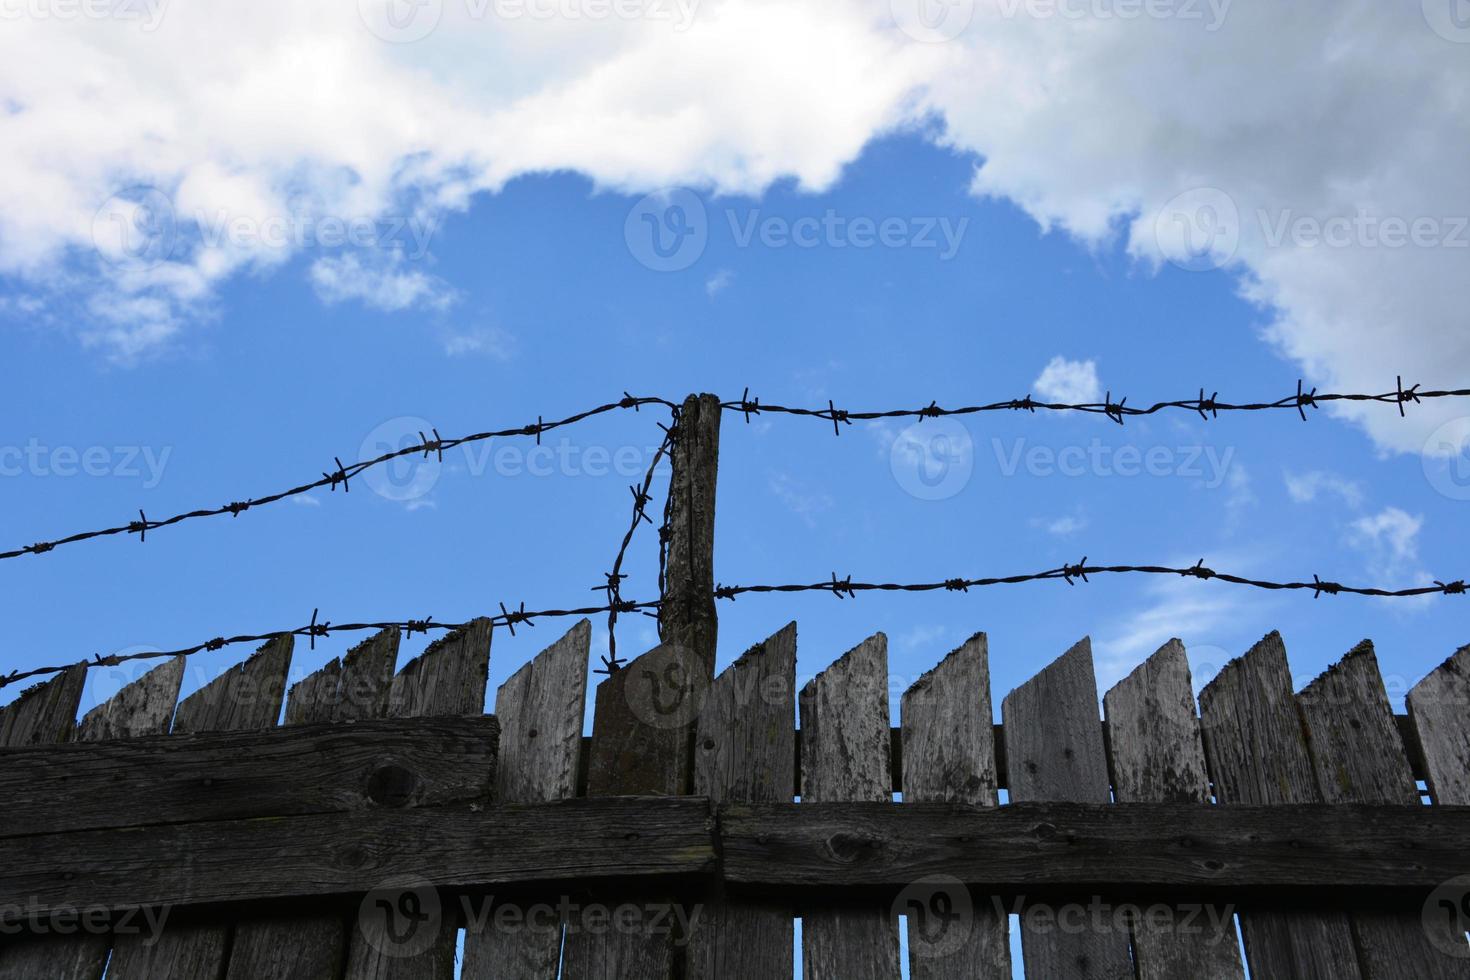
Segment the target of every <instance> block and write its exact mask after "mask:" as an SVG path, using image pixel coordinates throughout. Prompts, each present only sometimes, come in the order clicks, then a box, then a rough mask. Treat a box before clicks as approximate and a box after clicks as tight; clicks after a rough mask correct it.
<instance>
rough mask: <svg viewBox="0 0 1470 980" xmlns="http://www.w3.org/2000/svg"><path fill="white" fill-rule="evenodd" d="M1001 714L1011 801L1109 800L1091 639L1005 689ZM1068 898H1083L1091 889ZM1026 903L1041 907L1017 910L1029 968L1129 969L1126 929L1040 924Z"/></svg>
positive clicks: (1050, 972) (1126, 972)
mask: <svg viewBox="0 0 1470 980" xmlns="http://www.w3.org/2000/svg"><path fill="white" fill-rule="evenodd" d="M1001 714H1002V716H1003V718H1004V723H1005V738H1006V759H1007V761H1008V763H1009V765H1010V775H1011V780H1010V781H1011V787H1010V798H1011V800H1012V801H1018V802H1038V801H1039V802H1051V801H1075V802H1080V803H1107V802H1108V801H1109V799H1110V798H1111V794H1110V792H1109V787H1108V760H1107V755H1106V754H1105V752H1104V750H1103V741H1102V728H1101V727H1100V725H1099V724H1098V708H1097V682H1096V680H1095V679H1094V675H1093V669H1092V642H1091V640H1089V639H1087V638H1084V639H1082V640H1081V641H1080V642H1079V643H1077V645H1076V646H1074V647H1072V649H1070V650H1068V651H1067V652H1066V653H1064V654H1062V656H1060V657H1058V658H1057V659H1056V660H1054V661H1053V662H1052V663H1051V664H1050V665H1048V666H1047V667H1046V668H1044V669H1043V670H1042V671H1041V672H1040V673H1038V674H1037V675H1036V676H1035V677H1033V678H1031V680H1029V681H1027V682H1026V683H1025V684H1022V685H1021V686H1020V687H1018V688H1016V689H1015V690H1014V691H1012V692H1011V693H1010V694H1009V695H1007V696H1006V699H1005V700H1004V701H1003V702H1002V703H1001ZM1072 900H1073V901H1079V900H1080V901H1081V902H1082V904H1084V905H1085V904H1088V903H1090V902H1091V901H1092V896H1079V898H1078V899H1072ZM1032 904H1040V905H1041V907H1042V908H1046V907H1047V906H1046V904H1045V903H1028V905H1027V908H1028V913H1026V914H1023V915H1022V918H1021V954H1022V957H1023V959H1024V961H1025V967H1026V974H1027V975H1028V976H1033V977H1048V978H1057V980H1065V978H1073V977H1075V978H1078V980H1104V978H1105V980H1120V978H1124V977H1128V978H1131V977H1132V976H1133V962H1132V959H1131V958H1130V956H1129V952H1128V937H1127V935H1125V934H1122V933H1119V932H1116V931H1111V930H1106V931H1103V930H1086V931H1081V932H1062V931H1060V930H1049V931H1043V930H1042V929H1041V928H1039V927H1037V926H1036V925H1035V923H1034V921H1033V920H1032V913H1030V912H1029V909H1030V908H1031V906H1032ZM1035 914H1037V915H1046V914H1047V913H1045V912H1040V913H1035Z"/></svg>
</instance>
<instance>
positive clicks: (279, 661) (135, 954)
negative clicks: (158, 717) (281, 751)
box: [43, 635, 294, 980]
mask: <svg viewBox="0 0 1470 980" xmlns="http://www.w3.org/2000/svg"><path fill="white" fill-rule="evenodd" d="M293 645H294V637H292V636H290V635H287V636H282V637H277V638H276V639H273V640H270V641H269V642H267V643H266V644H265V645H264V646H262V647H261V648H260V649H259V650H257V651H256V652H255V653H254V654H252V655H251V656H250V657H249V658H248V659H247V660H245V661H244V662H243V663H241V664H239V665H237V666H235V667H231V668H230V669H229V670H226V671H225V672H224V673H223V674H221V675H220V676H219V677H217V678H215V679H214V680H213V681H210V682H209V683H208V684H206V685H205V686H204V687H202V688H200V689H199V690H198V691H195V692H194V693H193V694H191V695H189V696H188V697H187V698H185V699H184V700H182V701H180V702H179V706H178V709H177V710H176V711H175V712H174V719H173V731H175V732H177V733H180V734H184V733H189V732H222V731H238V730H242V729H251V728H270V727H272V726H274V725H275V724H276V720H277V719H278V718H279V717H280V715H281V699H282V698H283V697H284V695H285V690H286V672H287V671H288V670H289V669H290V666H291V651H292V648H293ZM95 833H98V834H107V833H123V834H131V835H133V836H135V837H151V836H152V835H154V834H155V833H157V831H155V830H153V829H149V830H134V831H97V832H95ZM84 836H86V834H85V833H79V834H74V835H66V836H64V837H62V838H59V839H61V840H68V841H69V840H75V839H80V838H82V837H84ZM43 839H44V838H43ZM195 856H196V855H194V854H192V853H190V851H189V850H188V848H187V845H183V846H181V848H180V849H179V850H177V851H164V852H157V853H156V855H155V858H154V860H155V861H156V862H157V863H158V864H159V865H160V868H159V870H160V871H161V872H162V873H164V874H177V873H179V871H178V869H180V868H187V867H188V866H189V863H190V862H191V860H192V859H193V858H194V857H195ZM114 858H117V859H120V855H116V854H114V855H112V856H111V857H103V856H101V855H98V856H97V857H95V858H94V860H93V863H94V866H105V865H106V862H107V861H109V860H112V859H114ZM85 901H86V900H85V899H84V902H85ZM143 904H168V903H167V902H158V903H153V902H145V903H143ZM231 932H232V924H231V923H230V922H229V921H228V920H225V921H219V922H214V923H209V924H189V925H177V926H174V927H165V928H164V929H163V931H162V933H161V934H160V935H158V936H156V937H154V936H149V937H147V939H146V940H145V939H143V938H140V937H136V936H128V937H119V938H118V940H117V942H116V944H115V945H114V947H113V951H112V959H111V961H110V962H109V963H108V965H107V976H108V980H196V978H200V977H219V976H221V975H223V972H224V968H225V959H226V956H227V952H228V948H229V942H230V935H231Z"/></svg>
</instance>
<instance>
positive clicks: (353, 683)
mask: <svg viewBox="0 0 1470 980" xmlns="http://www.w3.org/2000/svg"><path fill="white" fill-rule="evenodd" d="M399 637H400V633H399V631H398V629H397V628H393V627H390V628H389V629H385V630H383V631H382V632H379V633H375V634H373V636H372V637H370V638H369V639H366V640H364V641H363V642H361V643H359V644H358V645H357V646H355V647H353V648H352V649H351V650H349V651H347V655H346V656H345V657H343V658H342V659H340V660H335V659H334V660H332V661H331V662H330V663H328V664H326V666H324V667H322V668H321V669H320V670H318V671H316V672H315V673H313V674H310V675H308V676H307V677H305V678H303V679H302V680H300V681H298V682H297V683H296V684H294V685H293V686H292V687H291V691H290V693H289V694H288V695H287V697H286V724H288V725H302V724H311V723H313V722H326V721H356V720H357V719H359V718H382V717H383V716H384V715H386V714H387V713H388V693H389V690H390V689H391V687H392V684H393V668H394V667H395V666H396V665H397V663H398V641H399Z"/></svg>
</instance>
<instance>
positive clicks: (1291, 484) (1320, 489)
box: [1283, 470, 1363, 508]
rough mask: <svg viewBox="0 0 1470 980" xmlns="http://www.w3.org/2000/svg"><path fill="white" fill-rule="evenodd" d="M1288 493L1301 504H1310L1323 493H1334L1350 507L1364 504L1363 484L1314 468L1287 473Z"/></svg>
mask: <svg viewBox="0 0 1470 980" xmlns="http://www.w3.org/2000/svg"><path fill="white" fill-rule="evenodd" d="M1283 475H1284V476H1285V479H1286V493H1287V496H1289V497H1290V498H1291V499H1292V500H1293V501H1295V502H1296V503H1299V504H1309V503H1312V502H1313V501H1315V500H1316V499H1317V498H1318V497H1319V496H1321V495H1323V494H1332V495H1333V496H1336V497H1338V498H1340V499H1341V500H1342V502H1343V503H1345V504H1347V505H1348V506H1349V507H1354V508H1356V507H1360V506H1362V504H1363V487H1362V484H1360V483H1357V482H1355V481H1353V480H1349V479H1347V478H1346V477H1342V476H1338V475H1337V474H1336V473H1327V472H1324V471H1322V470H1314V471H1312V472H1310V473H1286V474H1283Z"/></svg>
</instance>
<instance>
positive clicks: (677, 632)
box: [659, 395, 723, 677]
mask: <svg viewBox="0 0 1470 980" xmlns="http://www.w3.org/2000/svg"><path fill="white" fill-rule="evenodd" d="M722 414H723V413H722V411H721V409H720V400H719V398H717V397H715V396H714V395H699V396H697V397H696V396H695V395H690V396H689V397H688V398H686V399H684V405H683V407H682V408H681V409H680V411H679V422H678V432H677V438H676V440H675V442H674V447H673V466H672V472H671V474H670V477H669V523H668V527H669V541H668V552H667V554H668V567H667V571H666V575H665V580H666V582H667V583H668V584H667V588H666V589H665V594H664V601H663V604H662V605H661V606H660V607H659V638H660V640H661V641H662V642H663V643H665V644H669V645H672V646H677V647H681V648H684V649H687V650H690V651H692V652H693V653H694V654H695V655H696V656H697V657H699V658H700V659H701V661H702V662H703V665H704V674H705V675H706V676H708V677H712V676H714V672H715V645H716V639H717V634H718V629H717V626H718V622H717V618H716V616H715V595H714V588H715V571H714V565H715V485H716V483H717V475H718V470H719V458H720V417H721V415H722Z"/></svg>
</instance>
